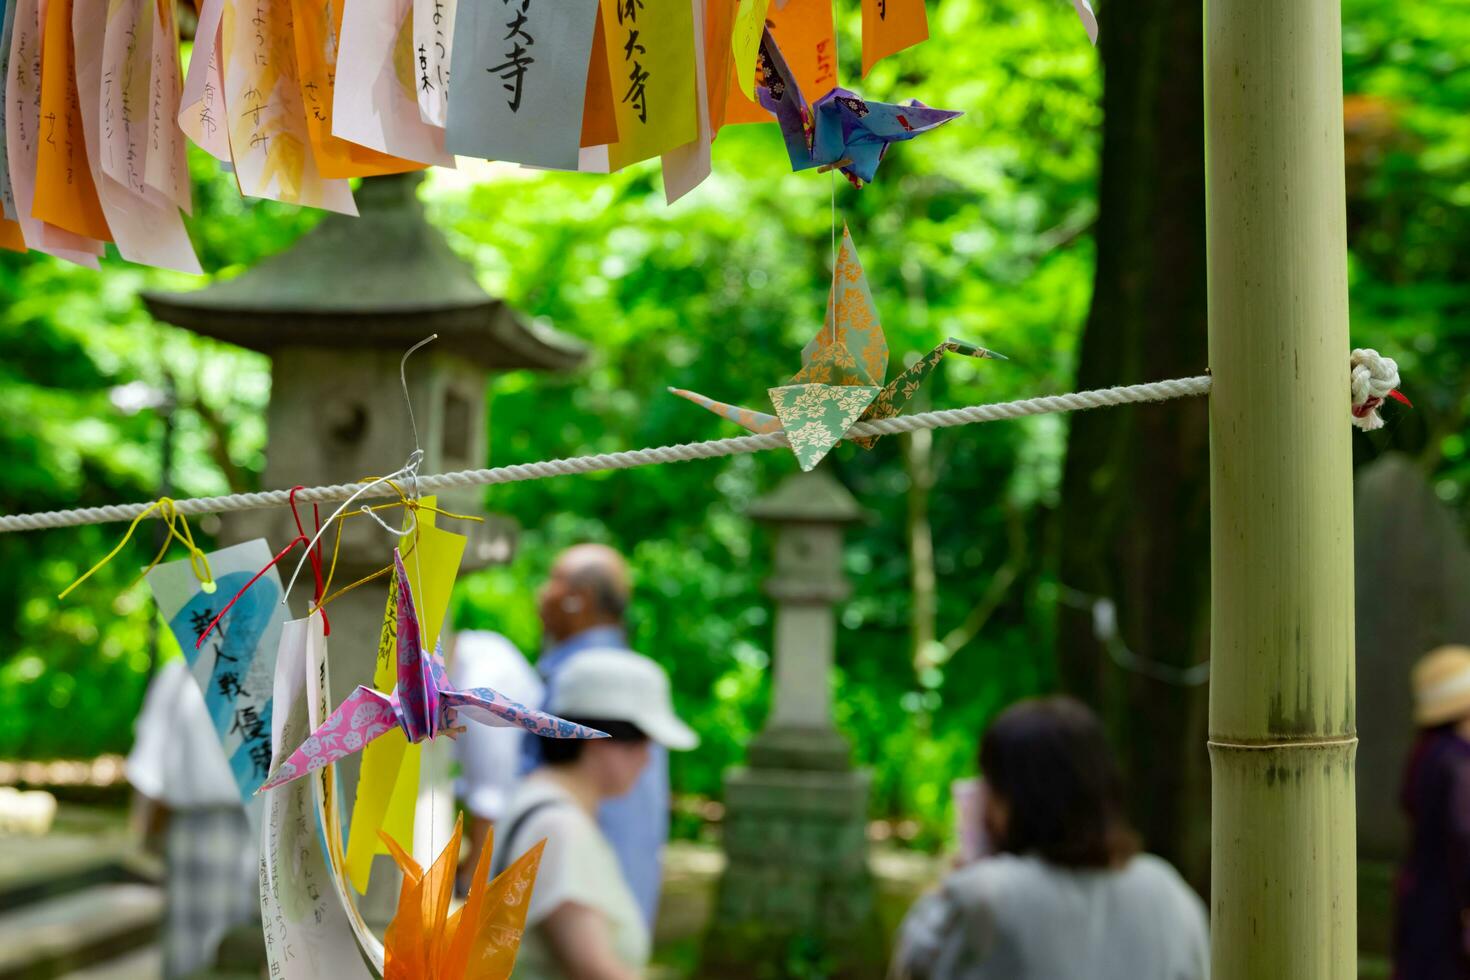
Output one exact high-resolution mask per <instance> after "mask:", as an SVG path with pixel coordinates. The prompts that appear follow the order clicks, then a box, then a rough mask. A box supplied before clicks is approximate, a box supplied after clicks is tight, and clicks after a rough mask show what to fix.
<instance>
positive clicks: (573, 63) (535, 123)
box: [395, 0, 688, 863]
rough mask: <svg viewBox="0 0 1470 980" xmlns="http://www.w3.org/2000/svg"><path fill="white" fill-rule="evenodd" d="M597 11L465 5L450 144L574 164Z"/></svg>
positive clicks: (467, 151) (524, 0) (553, 4)
mask: <svg viewBox="0 0 1470 980" xmlns="http://www.w3.org/2000/svg"><path fill="white" fill-rule="evenodd" d="M684 2H688V0H684ZM597 11H598V0H510V2H508V3H504V4H500V3H497V4H486V3H468V4H466V5H465V7H464V9H463V10H461V11H459V16H458V20H457V22H456V27H455V37H454V48H455V52H456V55H455V57H456V59H457V62H458V64H459V70H458V71H456V72H455V73H454V76H453V81H452V87H451V89H450V105H449V117H448V119H449V123H448V129H447V135H446V146H447V147H448V149H449V150H450V151H451V152H452V153H456V154H459V155H461V156H474V157H484V158H485V159H488V160H504V161H508V162H511V163H521V164H526V165H529V166H537V167H554V168H557V169H561V170H574V169H576V166H577V156H578V150H579V148H580V147H581V144H582V140H581V136H582V107H583V104H584V103H585V101H586V95H587V73H588V63H589V61H590V59H591V55H592V40H593V34H594V33H595V31H596V28H597V19H598V18H597ZM395 839H399V838H395ZM431 860H432V859H431ZM426 863H427V862H426Z"/></svg>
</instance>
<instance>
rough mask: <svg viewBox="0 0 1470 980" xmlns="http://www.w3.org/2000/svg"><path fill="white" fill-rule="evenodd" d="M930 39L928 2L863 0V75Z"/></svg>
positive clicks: (918, 0) (783, 49) (922, 0)
mask: <svg viewBox="0 0 1470 980" xmlns="http://www.w3.org/2000/svg"><path fill="white" fill-rule="evenodd" d="M928 37H929V18H928V16H927V15H926V14H925V13H924V0H863V75H864V76H866V75H867V74H868V72H870V71H872V70H873V66H874V65H876V64H877V63H878V62H879V61H881V60H882V59H884V58H886V57H888V56H889V55H891V54H893V53H894V52H897V51H902V50H903V49H904V48H908V47H912V46H914V45H915V44H918V43H919V42H920V41H923V40H926V39H927V38H928ZM779 41H780V39H779V38H777V42H778V43H779ZM782 51H783V52H784V51H785V48H782ZM788 57H789V56H788Z"/></svg>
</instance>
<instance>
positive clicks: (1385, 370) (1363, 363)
mask: <svg viewBox="0 0 1470 980" xmlns="http://www.w3.org/2000/svg"><path fill="white" fill-rule="evenodd" d="M1349 363H1350V364H1351V366H1352V368H1351V369H1352V383H1351V388H1352V395H1353V425H1356V426H1357V427H1358V428H1360V429H1362V430H1363V431H1364V432H1372V431H1373V430H1374V429H1381V428H1383V416H1382V415H1379V414H1378V409H1379V408H1380V407H1381V406H1382V405H1383V400H1384V399H1385V398H1393V399H1395V400H1397V401H1401V402H1403V403H1404V404H1405V405H1408V404H1409V399H1407V398H1405V397H1404V396H1403V394H1401V393H1400V392H1399V390H1398V387H1399V366H1398V364H1397V363H1396V362H1395V361H1394V359H1393V358H1391V357H1384V356H1383V355H1382V354H1380V353H1378V352H1377V351H1376V350H1370V349H1368V348H1366V347H1359V348H1357V349H1356V350H1354V351H1353V355H1352V359H1351V361H1350V362H1349Z"/></svg>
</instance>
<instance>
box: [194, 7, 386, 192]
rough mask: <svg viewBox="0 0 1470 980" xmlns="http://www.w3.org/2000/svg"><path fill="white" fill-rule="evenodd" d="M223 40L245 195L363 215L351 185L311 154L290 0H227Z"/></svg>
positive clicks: (237, 164)
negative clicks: (258, 0) (328, 173)
mask: <svg viewBox="0 0 1470 980" xmlns="http://www.w3.org/2000/svg"><path fill="white" fill-rule="evenodd" d="M220 42H221V46H222V51H223V55H224V66H225V71H224V79H225V105H226V106H227V107H228V109H229V112H228V119H229V130H230V147H231V148H232V150H233V153H234V160H235V178H236V180H238V181H239V183H240V193H242V194H245V195H247V196H249V197H263V198H266V199H268V200H272V201H282V202H285V203H287V204H305V205H308V206H310V207H317V208H325V209H326V210H328V211H338V212H341V213H342V214H352V215H355V214H357V205H356V204H355V203H353V200H352V191H351V190H350V189H349V188H348V185H347V181H345V180H336V179H327V178H324V177H322V175H321V171H319V170H318V169H317V166H316V157H315V156H313V155H312V153H311V141H310V137H309V136H308V135H307V132H306V109H305V107H304V105H303V104H302V101H301V88H300V84H299V81H298V77H297V73H296V41H295V36H294V33H293V31H292V24H291V4H290V2H289V0H272V2H270V3H267V4H250V3H246V2H245V0H225V10H224V16H223V18H222V20H221V29H220Z"/></svg>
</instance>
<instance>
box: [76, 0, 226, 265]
mask: <svg viewBox="0 0 1470 980" xmlns="http://www.w3.org/2000/svg"><path fill="white" fill-rule="evenodd" d="M88 2H89V3H90V2H91V0H88ZM148 3H149V5H150V6H151V5H152V0H148ZM106 27H107V22H106V21H105V20H104V19H103V18H100V17H97V16H96V15H95V14H94V13H93V11H92V10H91V8H90V7H89V6H88V5H87V4H78V5H77V6H76V8H75V10H74V12H73V17H72V28H73V36H74V38H75V40H76V51H77V52H78V58H77V62H76V70H77V71H76V84H77V91H78V101H79V103H80V106H81V119H82V131H83V133H84V134H85V136H86V154H85V162H86V165H87V167H88V170H89V173H90V174H91V177H92V182H93V186H94V187H95V188H96V190H97V198H98V200H99V201H100V202H101V204H102V213H103V215H105V216H106V218H107V224H108V226H109V227H110V228H111V230H112V235H113V238H114V239H115V240H116V241H117V250H118V252H119V254H121V255H122V257H123V258H125V259H127V260H128V261H129V262H139V263H142V264H144V265H151V266H157V267H159V268H164V269H177V270H179V271H180V272H189V273H193V274H195V275H198V274H199V273H200V272H201V271H203V270H201V269H200V267H199V258H198V257H197V256H196V255H195V254H194V246H193V244H192V243H191V242H190V241H189V233H188V232H187V231H185V230H184V219H183V218H182V217H181V216H180V214H179V208H178V205H176V204H174V202H173V201H172V200H170V199H169V198H167V197H165V196H164V195H162V194H160V193H159V192H158V191H156V190H154V189H153V188H151V187H148V186H147V185H146V184H145V182H144V180H143V167H144V165H145V155H146V153H147V149H146V148H147V140H146V133H147V124H146V117H145V116H144V112H143V109H142V107H134V106H130V105H129V104H128V101H127V99H126V98H123V99H122V100H121V101H120V102H119V104H118V105H117V106H115V109H116V110H117V115H115V116H113V117H110V118H109V117H108V116H107V115H106V111H107V110H106V109H105V108H103V107H102V106H101V105H100V104H99V94H100V96H101V97H105V96H106V95H107V91H108V88H109V85H110V83H109V82H108V80H107V78H106V76H105V74H104V73H105V71H106V70H107V64H106V59H105V56H104V48H105V43H106V40H105V38H104V36H103V35H104V30H105V29H106ZM147 67H148V66H147V63H146V62H141V63H139V64H137V65H136V66H135V68H136V71H137V74H138V75H139V76H141V77H143V78H146V77H147ZM128 70H129V69H127V67H126V66H125V65H124V64H119V65H115V66H114V67H113V69H112V71H113V73H114V74H115V75H117V76H119V77H122V76H124V75H125V74H126V72H127V71H128ZM133 84H134V85H136V82H134V83H133ZM119 87H120V86H119ZM143 93H144V94H146V87H145V88H144V89H143ZM108 126H112V127H115V128H116V129H119V130H122V129H131V130H132V133H131V135H130V136H129V137H128V138H127V139H126V140H125V141H124V142H123V143H122V144H121V145H120V146H116V147H110V145H109V143H108V141H107V140H106V138H105V136H106V127H108ZM110 148H111V149H115V150H116V151H117V152H119V153H121V154H123V155H124V156H125V157H134V159H131V160H128V159H125V160H122V161H119V162H118V169H119V170H120V171H121V172H122V174H123V176H124V178H125V179H126V181H127V182H128V183H126V184H124V183H121V182H119V181H117V180H114V179H113V178H112V177H109V176H108V175H107V174H106V173H105V172H104V168H103V159H102V158H103V157H104V156H105V155H106V154H107V153H108V152H109V149H110Z"/></svg>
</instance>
